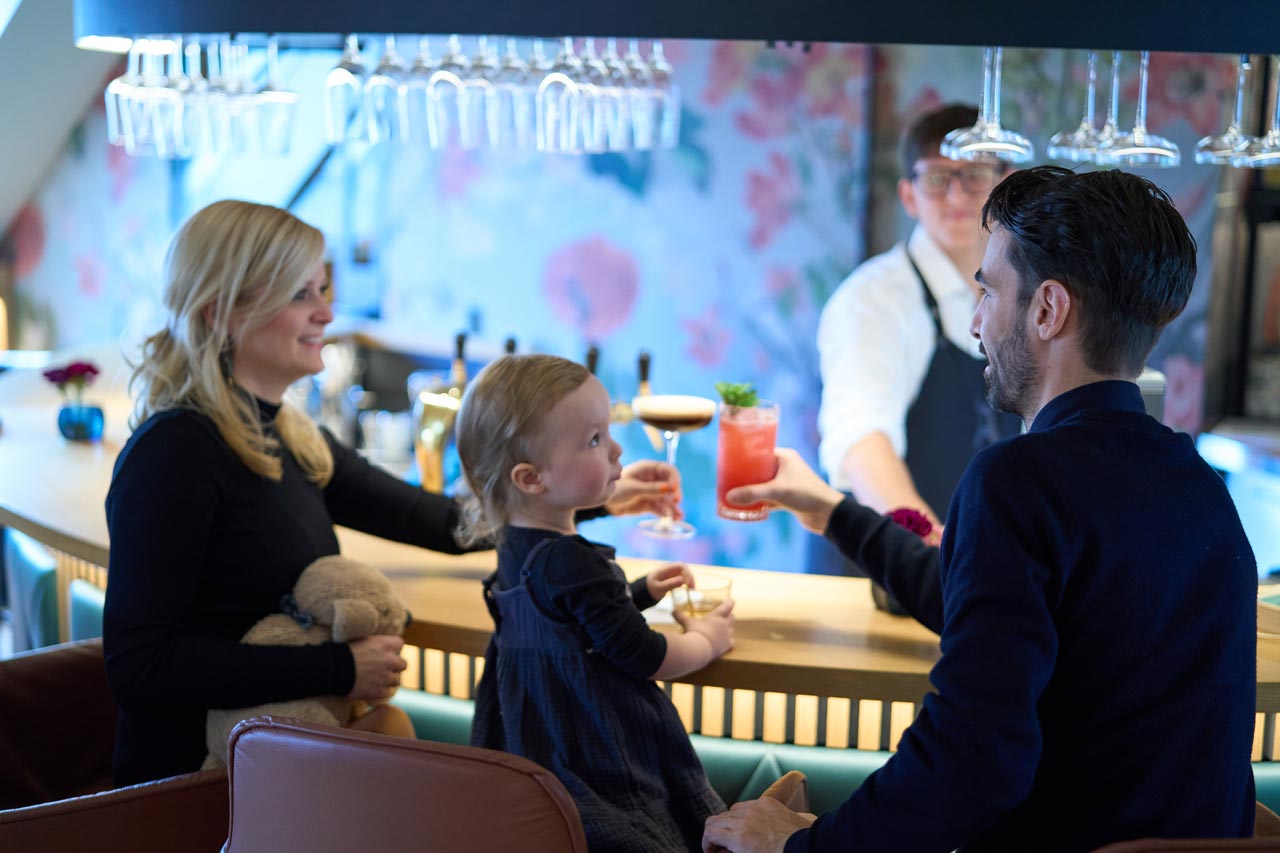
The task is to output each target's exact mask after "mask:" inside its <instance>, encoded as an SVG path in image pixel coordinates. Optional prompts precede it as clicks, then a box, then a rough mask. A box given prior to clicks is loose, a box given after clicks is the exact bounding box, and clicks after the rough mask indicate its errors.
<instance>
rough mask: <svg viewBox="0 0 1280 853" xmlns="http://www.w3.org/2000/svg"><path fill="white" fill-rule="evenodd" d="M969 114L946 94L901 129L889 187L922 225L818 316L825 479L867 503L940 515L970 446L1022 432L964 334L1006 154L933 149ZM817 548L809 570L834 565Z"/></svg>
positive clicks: (970, 119)
mask: <svg viewBox="0 0 1280 853" xmlns="http://www.w3.org/2000/svg"><path fill="white" fill-rule="evenodd" d="M977 118H978V111H977V110H976V109H974V108H973V107H970V106H964V105H960V104H950V105H948V106H944V107H940V108H938V109H935V110H933V111H932V112H929V113H926V114H925V115H923V116H921V117H920V118H919V119H917V120H916V121H915V122H914V123H913V124H912V125H911V126H910V127H909V128H908V129H907V132H906V134H905V135H904V137H903V141H902V176H901V178H900V179H899V180H898V198H899V200H900V201H901V202H902V206H903V208H904V209H905V210H906V212H907V213H908V214H909V215H910V216H911V218H913V219H915V220H917V222H918V224H917V225H916V227H915V229H914V231H912V233H911V236H910V238H909V239H908V240H907V241H906V242H905V243H902V244H899V245H897V246H895V247H894V248H892V249H890V250H889V251H888V252H885V253H884V254H881V255H877V256H876V257H874V258H871V259H869V260H868V261H866V262H865V263H863V264H862V265H861V266H859V267H858V268H857V269H856V270H854V272H853V274H852V275H850V276H849V278H848V279H846V280H845V282H844V283H843V284H842V285H841V286H840V287H839V288H838V289H837V290H836V291H835V293H833V294H832V295H831V298H830V299H829V300H828V302H827V304H826V306H825V307H824V308H823V311H822V319H821V321H820V322H819V325H818V352H819V354H820V356H821V364H822V383H823V389H822V408H821V410H820V412H819V421H818V423H819V427H820V429H821V432H822V443H821V445H820V447H819V456H820V459H821V463H822V467H823V468H824V469H825V470H826V472H827V477H828V479H829V480H830V481H831V483H832V485H834V486H836V487H837V488H840V489H846V490H849V491H852V493H853V494H854V496H855V497H857V499H858V500H859V501H861V502H862V503H863V504H865V505H866V506H869V507H871V508H872V509H876V510H879V511H881V512H887V511H888V510H891V509H896V508H899V507H909V508H911V509H915V510H918V511H920V512H923V513H924V514H925V515H926V516H928V517H929V518H930V519H931V520H932V521H933V522H934V523H935V524H936V523H937V522H938V520H939V519H940V518H941V517H942V516H943V515H944V514H945V513H946V511H947V504H948V503H950V500H951V493H952V490H953V489H955V485H956V483H957V482H958V481H959V480H960V475H961V473H962V472H963V471H964V467H965V465H967V464H968V463H969V459H970V458H972V456H973V454H974V453H976V452H977V451H979V450H981V449H982V448H984V447H986V446H988V445H990V444H992V443H994V442H995V441H997V440H999V439H1001V438H1004V437H1005V436H1008V435H1012V434H1014V433H1015V432H1016V431H1017V422H1016V420H1015V419H1013V418H1008V417H1002V416H999V415H997V414H996V413H995V412H993V411H992V410H991V409H990V407H988V406H986V405H985V404H984V403H983V401H982V369H983V367H984V366H985V362H984V361H983V359H982V358H981V356H980V355H979V353H978V348H977V342H976V341H974V340H972V338H970V336H969V334H968V322H969V317H970V316H971V315H972V313H973V307H974V304H975V303H976V301H977V296H978V293H977V283H976V282H975V281H974V279H973V273H974V271H975V270H977V268H978V264H979V263H981V261H982V252H983V249H984V248H985V246H986V234H985V233H984V232H983V230H982V228H981V227H980V225H979V212H980V210H981V208H982V202H983V200H984V199H985V198H986V196H987V193H988V192H989V191H990V190H991V188H992V187H993V186H995V184H996V182H997V181H998V180H999V179H1000V177H1001V176H1002V175H1003V174H1004V171H1005V167H1004V165H1003V164H1002V163H1000V162H999V161H991V162H956V161H953V160H948V159H947V158H945V157H943V156H942V155H941V154H939V146H940V144H941V143H942V140H943V137H945V136H946V135H947V133H949V132H950V131H952V130H956V129H958V128H967V127H970V126H972V125H973V124H974V122H975V121H976V120H977ZM827 551H828V556H831V557H834V556H836V555H831V554H830V551H829V549H827ZM837 560H838V557H837ZM821 561H822V557H821V556H820V552H819V554H815V559H814V563H815V566H814V568H815V569H818V570H823V569H824V568H825V569H826V570H828V571H830V570H833V569H835V568H836V566H821V565H817V563H819V562H821Z"/></svg>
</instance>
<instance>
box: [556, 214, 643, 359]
mask: <svg viewBox="0 0 1280 853" xmlns="http://www.w3.org/2000/svg"><path fill="white" fill-rule="evenodd" d="M638 291H639V273H638V272H637V269H636V261H635V258H634V257H632V256H631V254H630V253H628V252H626V251H625V250H623V249H620V248H618V247H617V246H614V245H613V244H611V243H609V242H608V241H607V240H605V239H604V238H603V237H601V236H599V235H596V236H594V237H590V238H588V239H586V240H580V241H578V242H576V243H570V244H569V245H567V246H564V247H562V248H560V249H558V250H556V251H555V252H553V253H552V254H551V256H550V257H549V258H548V259H547V265H546V267H545V269H544V271H543V275H542V292H543V293H544V294H545V295H546V297H547V300H548V301H549V302H550V304H551V310H552V311H553V312H554V313H555V314H556V316H557V317H559V318H560V319H561V320H563V321H564V322H566V323H568V324H570V325H571V326H573V327H574V328H576V329H578V330H579V331H580V332H581V334H582V336H583V337H584V338H586V339H587V340H592V341H599V340H603V339H604V338H605V337H606V336H607V335H609V334H610V333H611V332H613V331H615V330H616V329H618V328H619V327H620V326H622V324H623V323H625V322H626V321H627V319H628V318H629V317H630V316H631V309H632V308H633V307H634V305H635V301H636V295H637V292H638Z"/></svg>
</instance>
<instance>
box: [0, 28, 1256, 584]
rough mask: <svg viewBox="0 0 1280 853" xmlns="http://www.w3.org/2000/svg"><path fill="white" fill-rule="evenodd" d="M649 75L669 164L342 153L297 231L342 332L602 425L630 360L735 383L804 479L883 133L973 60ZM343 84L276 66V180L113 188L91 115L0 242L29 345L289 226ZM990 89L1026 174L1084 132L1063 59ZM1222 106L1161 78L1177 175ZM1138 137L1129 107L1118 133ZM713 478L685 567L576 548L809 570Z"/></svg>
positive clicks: (950, 94)
mask: <svg viewBox="0 0 1280 853" xmlns="http://www.w3.org/2000/svg"><path fill="white" fill-rule="evenodd" d="M667 56H668V59H669V60H670V61H671V62H672V63H673V64H674V66H675V67H676V70H677V73H678V79H679V82H680V84H681V87H682V91H683V96H684V114H683V132H682V135H681V141H680V146H679V147H678V148H677V149H676V150H673V151H661V152H652V153H628V154H605V155H593V156H588V157H573V156H568V155H541V154H538V153H536V152H524V151H518V152H517V151H460V150H450V151H443V152H440V151H429V150H422V149H415V148H410V147H399V148H396V147H387V146H376V147H369V146H351V147H349V148H347V149H344V150H340V151H336V152H334V153H333V154H332V155H331V156H329V157H328V159H327V160H325V161H324V163H323V166H322V167H321V168H320V169H319V171H318V174H317V177H316V178H315V180H314V181H313V182H311V183H310V184H309V185H308V186H307V188H306V190H305V192H302V193H301V194H300V195H299V196H298V198H297V199H296V203H295V204H294V210H295V211H296V212H297V213H298V215H300V216H301V217H302V218H304V219H306V220H307V221H309V222H312V223H313V224H315V225H316V226H318V227H319V228H321V229H322V230H323V231H324V232H325V234H326V237H327V239H328V242H329V248H330V252H331V253H332V255H333V260H334V263H335V279H336V282H337V287H338V298H339V308H340V309H342V310H345V311H348V312H351V313H355V314H360V315H364V316H374V317H377V318H378V319H379V320H380V321H381V322H382V323H383V324H384V325H385V326H386V327H387V328H388V329H392V330H395V332H396V334H397V336H401V337H402V336H403V335H405V334H408V335H416V336H418V337H419V338H421V339H423V340H438V341H444V340H447V339H448V338H449V337H450V336H451V335H452V334H453V333H454V332H455V331H458V330H462V329H466V330H468V331H469V332H470V333H471V335H472V339H473V340H474V341H476V342H477V344H476V348H477V351H485V352H494V351H496V350H497V348H498V345H499V342H500V341H502V339H504V338H505V337H506V336H507V335H515V336H516V337H517V338H518V340H519V345H520V349H521V351H529V350H538V351H544V352H554V353H559V354H562V355H565V356H568V357H572V358H581V357H582V355H583V353H584V352H585V351H586V349H587V347H588V346H589V345H590V344H596V345H598V346H599V347H600V348H601V353H602V354H601V361H600V369H599V374H600V377H601V379H602V381H603V382H604V383H605V385H606V387H607V388H608V389H609V391H610V392H611V394H612V395H613V397H614V398H615V399H628V398H629V397H630V396H631V395H632V394H633V393H634V391H635V382H636V376H635V362H636V357H637V354H638V353H639V351H640V350H641V349H646V350H648V351H650V352H651V353H652V356H653V372H652V380H653V386H654V389H655V390H656V391H659V392H670V393H691V394H701V395H705V396H714V393H715V392H714V390H713V383H714V382H716V381H719V380H728V381H753V382H755V383H756V385H757V387H758V388H759V389H760V391H761V394H762V396H764V397H766V398H768V399H772V400H776V401H777V402H779V403H780V404H781V407H782V425H781V429H780V433H779V442H780V443H783V444H787V445H791V446H794V447H797V448H799V449H800V450H801V451H802V452H803V453H804V454H805V455H806V456H807V457H808V458H810V459H813V458H814V457H815V455H816V446H817V433H816V413H817V404H818V398H819V392H820V385H819V375H818V369H817V354H816V348H815V345H814V334H815V330H816V326H817V319H818V314H819V312H820V310H821V308H822V305H823V304H824V302H825V301H826V298H827V296H828V295H829V294H830V293H831V291H832V290H834V288H835V287H837V286H838V285H839V283H840V281H841V280H842V279H843V278H844V277H845V276H846V275H847V274H848V273H849V271H850V270H852V268H853V267H854V266H855V265H856V264H857V263H858V262H859V261H861V260H862V259H863V258H864V257H866V256H867V255H868V254H869V253H871V252H875V251H880V250H883V249H884V248H887V247H888V246H889V245H891V244H892V243H893V242H894V241H895V240H897V239H900V238H901V237H902V236H903V235H904V234H905V233H906V232H907V230H908V223H907V222H906V221H905V220H904V219H903V217H902V214H901V212H900V211H899V209H898V204H897V200H896V196H895V195H894V192H893V185H894V181H895V180H896V178H897V166H896V157H897V136H898V133H899V132H900V128H901V127H902V125H903V124H904V123H905V122H906V121H908V120H909V119H910V118H912V117H914V116H915V115H916V114H918V113H919V112H920V111H922V110H924V109H927V108H929V107H931V106H933V105H935V104H937V103H940V102H943V101H951V100H973V99H974V97H975V96H976V93H977V91H978V89H979V85H980V70H981V69H980V64H981V63H980V55H979V52H978V50H976V49H973V48H934V47H930V48H915V47H892V48H871V47H868V46H862V45H843V44H814V45H811V46H810V47H809V49H807V50H806V49H803V48H802V47H801V46H783V45H779V46H777V47H769V46H766V45H764V44H762V43H748V42H673V43H668V44H667ZM335 58H336V56H335V55H331V54H325V53H308V54H296V55H295V54H290V55H287V56H286V61H285V65H284V71H285V73H286V75H287V77H288V78H289V79H290V81H291V83H292V85H293V86H294V87H295V88H297V89H299V90H300V91H302V92H303V93H304V99H303V104H304V111H303V114H302V115H301V116H300V117H299V124H300V128H299V132H298V135H297V136H296V137H295V139H296V140H297V142H296V143H295V149H294V155H293V156H292V157H291V158H290V159H289V160H288V161H287V162H282V161H270V160H255V159H252V158H203V159H201V160H196V161H192V162H191V163H189V164H184V165H179V166H171V165H168V164H164V163H159V162H157V161H152V160H131V159H129V158H125V157H123V156H122V155H121V154H120V153H119V152H118V150H117V149H111V148H109V147H108V146H107V145H106V142H105V132H104V122H103V117H102V115H101V108H100V107H98V108H96V109H94V110H93V111H91V112H90V114H89V115H87V116H86V118H85V120H84V122H83V123H82V124H81V126H80V127H79V128H77V130H76V131H75V133H74V134H73V135H72V138H71V139H70V140H69V142H68V147H67V151H66V154H65V155H64V156H63V158H62V160H61V162H60V163H59V165H58V166H57V167H56V169H55V170H54V172H53V173H52V174H51V176H50V177H49V179H48V180H47V181H46V182H45V184H44V186H43V187H42V189H41V190H40V191H39V192H38V193H37V194H36V196H35V198H34V199H32V201H31V204H30V205H29V206H28V209H27V210H25V211H24V212H23V214H22V216H20V217H19V218H18V220H17V221H15V223H14V224H13V226H12V227H11V229H10V231H9V234H8V235H7V238H6V241H5V246H6V251H7V252H8V254H9V257H10V258H11V259H12V260H13V261H14V265H15V270H16V283H15V294H16V295H17V297H18V302H19V307H20V311H19V328H18V341H19V342H20V344H21V345H22V346H27V347H42V346H56V347H65V346H69V345H72V344H78V343H80V342H87V341H95V340H102V339H104V338H113V337H116V336H118V335H121V334H122V333H123V334H128V335H132V336H136V335H137V334H139V333H141V332H143V331H147V330H149V329H151V328H153V327H154V326H155V324H156V323H157V322H158V319H157V318H158V316H159V313H158V309H157V305H158V294H159V290H160V268H161V262H162V259H163V252H164V247H165V245H166V243H167V241H168V239H169V237H170V235H171V234H172V232H173V229H174V228H175V227H176V225H177V224H178V223H179V222H180V221H181V220H182V219H183V218H185V216H187V215H188V214H189V213H190V212H192V211H193V210H195V209H197V208H198V207H200V206H202V205H203V204H205V203H207V202H209V201H211V200H213V199H215V198H219V197H228V196H232V197H241V198H250V199H253V200H258V201H264V202H268V203H275V204H282V203H285V202H286V201H287V200H288V199H291V198H292V197H293V196H294V194H295V191H296V190H297V189H298V188H299V187H300V186H302V185H303V183H304V181H305V178H306V176H307V175H308V173H310V172H311V171H312V170H313V168H314V167H315V166H316V165H317V164H318V163H320V162H321V158H322V157H324V154H325V152H324V150H323V148H322V147H321V146H320V145H319V144H318V142H317V140H318V138H319V137H320V135H321V134H320V132H319V117H318V115H317V113H316V112H315V111H314V110H315V109H318V107H315V108H314V109H313V107H311V106H305V105H306V104H307V103H308V102H310V103H311V104H313V105H314V104H315V103H316V102H317V101H318V97H316V95H318V92H319V90H320V86H321V80H322V78H323V74H324V72H325V70H327V68H328V67H330V66H331V65H332V63H333V62H334V60H335ZM1129 58H1130V61H1131V62H1132V57H1131V56H1130V57H1129ZM1005 63H1006V66H1005V83H1004V91H1005V97H1006V102H1005V116H1006V123H1007V124H1009V125H1011V126H1017V127H1018V128H1019V129H1021V130H1023V132H1026V133H1028V134H1029V135H1031V136H1032V137H1033V138H1034V139H1035V140H1036V142H1037V144H1038V145H1040V146H1043V143H1044V140H1045V139H1046V138H1047V136H1048V135H1049V134H1051V133H1053V132H1054V131H1056V130H1059V129H1062V128H1063V127H1066V126H1068V125H1074V124H1075V123H1076V122H1078V121H1079V111H1080V103H1081V98H1082V87H1083V82H1082V73H1083V72H1082V65H1083V54H1082V53H1078V52H1063V51H1016V50H1010V51H1006V54H1005ZM1130 70H1132V69H1130ZM1132 77H1133V75H1132V74H1131V73H1127V74H1126V76H1125V80H1126V94H1125V102H1126V104H1130V103H1131V101H1132V96H1133V94H1134V93H1133V91H1132V88H1133V85H1134V84H1133V82H1132V80H1131V78H1132ZM1232 82H1233V78H1232V71H1231V63H1230V60H1228V59H1220V58H1209V57H1192V56H1180V55H1177V56H1175V55H1167V56H1166V55H1156V56H1155V57H1153V61H1152V107H1151V114H1152V124H1153V129H1155V130H1156V131H1158V132H1161V133H1164V134H1166V135H1169V136H1172V137H1173V138H1174V139H1176V140H1177V141H1178V142H1179V143H1180V144H1182V145H1183V147H1184V151H1187V152H1189V151H1190V148H1191V146H1192V145H1193V144H1194V142H1195V139H1196V138H1198V136H1200V135H1203V134H1204V133H1207V132H1210V131H1211V130H1212V129H1213V125H1215V124H1216V123H1217V121H1219V120H1220V114H1221V109H1220V107H1221V96H1220V90H1221V91H1225V90H1226V89H1227V88H1228V87H1230V85H1232ZM1131 119H1132V107H1131V106H1127V107H1126V109H1125V110H1122V120H1123V121H1125V122H1128V121H1131ZM304 134H305V136H304ZM1186 159H1190V158H1189V156H1188V157H1187V158H1186ZM1151 177H1153V179H1155V180H1157V181H1158V182H1159V183H1161V184H1162V185H1163V186H1165V187H1167V188H1168V189H1169V191H1170V192H1171V193H1172V194H1173V195H1174V197H1175V199H1176V200H1177V202H1178V204H1179V207H1180V208H1181V209H1182V210H1183V212H1184V214H1185V215H1186V216H1187V217H1188V220H1189V221H1190V222H1191V224H1192V228H1193V230H1194V231H1195V233H1196V235H1197V237H1198V238H1199V239H1200V245H1201V250H1202V258H1201V260H1202V274H1201V281H1200V282H1199V283H1198V285H1197V289H1196V295H1195V296H1194V297H1193V304H1192V306H1191V307H1189V309H1188V312H1187V316H1186V317H1185V318H1184V319H1183V320H1181V321H1179V323H1178V324H1177V325H1176V326H1175V328H1173V329H1171V330H1170V332H1169V333H1168V334H1166V336H1165V339H1164V340H1163V341H1162V342H1161V345H1160V346H1161V349H1160V350H1159V351H1158V352H1157V357H1156V359H1155V363H1156V364H1157V365H1158V366H1161V367H1163V369H1165V370H1166V372H1167V373H1168V374H1169V375H1170V383H1171V385H1170V395H1169V420H1170V423H1172V424H1173V425H1175V426H1177V427H1178V428H1181V429H1189V430H1195V429H1196V428H1198V426H1199V402H1198V401H1199V396H1198V395H1199V389H1200V387H1201V386H1202V383H1203V375H1202V370H1201V367H1200V365H1201V364H1202V361H1203V348H1204V341H1203V337H1204V327H1205V323H1204V312H1205V309H1206V307H1207V305H1208V301H1207V298H1206V293H1205V291H1206V289H1207V282H1208V268H1209V257H1208V250H1209V240H1208V239H1207V235H1208V229H1209V227H1210V225H1211V220H1212V206H1211V201H1212V199H1211V197H1212V191H1213V188H1214V187H1215V186H1216V181H1217V179H1218V172H1217V171H1216V170H1215V169H1210V168H1205V167H1195V166H1184V167H1183V168H1181V169H1177V170H1171V171H1169V172H1167V173H1161V174H1152V175H1151ZM615 433H616V436H617V437H618V438H619V440H620V441H621V442H622V443H623V446H624V449H625V458H629V459H637V458H642V457H657V456H658V455H659V453H658V451H657V450H656V449H655V448H654V447H653V446H652V445H651V444H650V443H649V441H648V440H647V438H646V437H645V434H644V432H643V431H642V430H641V429H640V427H639V426H638V425H637V424H629V425H620V426H618V427H616V428H615ZM714 465H715V427H714V425H713V426H712V427H711V428H708V429H705V430H702V431H701V432H697V433H692V434H690V435H688V436H687V437H686V438H685V440H684V441H683V442H682V444H681V452H680V467H681V470H682V472H683V475H684V477H685V483H686V485H685V494H686V510H687V511H688V514H689V516H690V519H691V520H692V521H693V523H694V524H695V525H697V526H698V527H699V529H700V534H699V536H697V537H696V538H695V539H693V540H690V541H688V542H685V543H679V544H670V543H659V542H655V541H653V540H648V539H645V538H643V537H641V536H640V535H639V534H638V532H637V531H636V530H635V527H634V522H633V521H630V520H602V521H597V522H592V525H593V527H592V529H590V530H587V531H584V532H586V533H587V534H588V535H591V536H596V537H598V538H601V539H603V540H605V541H611V542H613V543H614V544H617V545H618V546H619V548H620V550H621V551H622V552H623V553H628V554H638V555H644V556H653V557H662V558H671V559H687V560H692V561H697V562H721V563H727V564H732V565H742V566H753V567H760V568H772V569H782V570H798V569H800V568H801V567H802V565H803V563H804V552H805V547H804V538H805V537H806V536H807V534H804V533H803V532H802V531H801V530H800V528H799V527H798V526H797V525H796V524H795V523H794V522H793V521H792V520H791V519H790V518H785V517H774V518H771V519H769V520H768V521H766V522H762V523H754V524H744V523H735V522H729V521H722V520H720V519H718V518H716V517H715V514H714Z"/></svg>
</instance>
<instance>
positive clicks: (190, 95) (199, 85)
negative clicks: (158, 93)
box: [182, 35, 213, 157]
mask: <svg viewBox="0 0 1280 853" xmlns="http://www.w3.org/2000/svg"><path fill="white" fill-rule="evenodd" d="M182 52H183V55H184V57H185V65H186V68H185V71H184V72H183V75H182V76H183V80H184V84H183V88H182V95H183V102H184V103H183V110H182V138H183V142H184V145H185V147H186V150H187V156H190V157H195V156H198V155H200V154H206V153H208V152H210V151H212V150H213V126H212V123H211V121H210V116H209V101H208V98H209V81H208V80H206V79H205V78H204V75H203V74H202V73H201V70H200V57H201V55H202V54H203V49H202V48H201V45H200V41H199V37H198V36H195V35H192V36H190V37H188V38H187V40H186V43H185V45H184V47H183V49H182Z"/></svg>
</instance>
